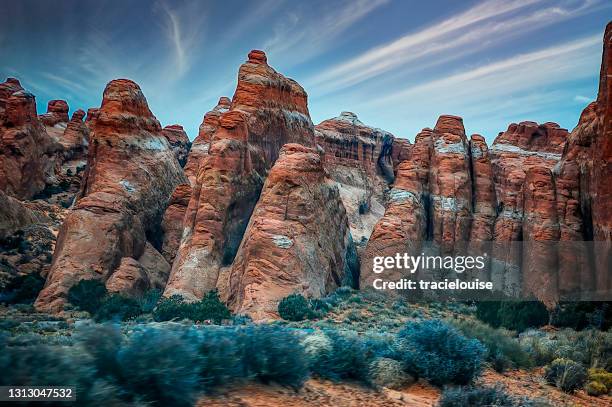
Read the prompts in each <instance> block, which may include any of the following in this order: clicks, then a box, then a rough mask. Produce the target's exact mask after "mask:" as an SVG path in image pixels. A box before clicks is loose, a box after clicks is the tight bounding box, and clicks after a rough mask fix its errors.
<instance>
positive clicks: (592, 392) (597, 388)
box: [584, 382, 608, 397]
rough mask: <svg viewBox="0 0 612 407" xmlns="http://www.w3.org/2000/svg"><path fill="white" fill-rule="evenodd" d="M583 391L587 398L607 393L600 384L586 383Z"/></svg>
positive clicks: (605, 388)
mask: <svg viewBox="0 0 612 407" xmlns="http://www.w3.org/2000/svg"><path fill="white" fill-rule="evenodd" d="M584 390H585V391H586V393H587V394H588V395H589V396H595V397H599V396H601V395H602V394H607V393H608V388H607V387H606V386H604V385H603V384H602V383H600V382H588V383H587V385H586V386H585V387H584Z"/></svg>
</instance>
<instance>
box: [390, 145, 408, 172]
mask: <svg viewBox="0 0 612 407" xmlns="http://www.w3.org/2000/svg"><path fill="white" fill-rule="evenodd" d="M411 150H412V144H410V140H408V139H405V138H397V137H396V138H394V139H393V146H392V148H391V160H392V161H393V172H394V173H396V172H397V166H398V165H400V163H401V162H402V161H405V160H407V159H409V158H410V151H411Z"/></svg>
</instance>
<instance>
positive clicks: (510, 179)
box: [361, 115, 568, 304]
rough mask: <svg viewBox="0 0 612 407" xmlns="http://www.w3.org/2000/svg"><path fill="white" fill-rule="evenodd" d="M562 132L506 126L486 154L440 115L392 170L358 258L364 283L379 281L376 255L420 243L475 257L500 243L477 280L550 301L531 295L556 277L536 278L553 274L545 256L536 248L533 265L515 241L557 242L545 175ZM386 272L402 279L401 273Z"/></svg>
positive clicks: (478, 141)
mask: <svg viewBox="0 0 612 407" xmlns="http://www.w3.org/2000/svg"><path fill="white" fill-rule="evenodd" d="M567 134H568V133H567V131H566V130H563V129H561V128H559V126H558V125H556V124H554V123H546V124H544V125H538V124H537V123H533V122H524V123H520V124H518V125H517V124H511V125H510V126H509V128H508V131H506V132H504V133H501V134H500V135H499V137H498V138H497V139H496V141H495V143H494V144H493V147H492V148H491V149H490V150H489V149H488V147H487V145H486V142H485V140H484V138H483V137H482V136H480V135H473V136H472V137H471V139H470V140H469V141H468V139H467V137H466V135H465V131H464V128H463V122H462V120H461V118H460V117H457V116H450V115H444V116H440V118H439V119H438V122H437V123H436V126H435V128H434V129H433V130H429V129H424V130H423V131H422V132H421V133H420V134H419V135H417V137H416V139H415V144H414V145H413V146H412V147H411V151H410V158H409V159H408V160H406V161H403V162H401V163H400V164H399V165H398V166H396V178H395V183H394V185H393V189H392V190H391V193H390V195H389V196H390V199H389V203H388V205H387V209H386V212H385V216H384V217H383V218H382V219H381V220H380V222H379V223H378V224H377V225H376V227H375V229H374V232H373V233H372V237H371V239H370V241H369V242H368V246H367V248H366V251H365V253H364V256H363V258H362V263H361V264H362V270H361V281H362V285H363V284H367V285H370V284H371V283H372V281H373V279H375V278H377V276H376V275H374V274H373V273H372V264H373V257H374V256H390V255H391V256H393V255H395V253H398V252H399V253H404V252H408V253H412V254H418V253H420V251H421V250H422V249H423V244H424V242H427V250H428V251H430V250H433V251H434V253H440V254H453V253H454V254H460V253H465V252H466V250H467V251H470V252H472V253H477V254H479V255H481V254H483V252H486V250H485V249H487V248H488V247H489V245H490V243H491V242H496V243H500V242H506V243H507V244H499V245H495V249H496V250H497V251H495V252H494V253H493V257H494V259H495V260H496V261H495V262H494V264H493V266H492V273H493V274H492V275H489V274H488V272H486V273H485V274H484V275H482V274H480V275H477V276H476V277H480V278H491V279H492V280H493V282H494V284H495V286H496V287H500V289H503V290H505V292H507V293H508V294H518V293H525V292H529V293H531V294H533V295H536V296H537V297H538V298H541V299H543V300H548V299H545V298H544V294H543V293H542V292H539V291H537V290H536V289H535V287H537V288H538V289H541V288H542V284H543V283H544V282H545V281H548V282H549V283H551V284H553V286H555V287H556V285H557V283H556V281H557V276H546V275H537V270H539V268H538V265H540V266H545V265H546V266H548V268H547V269H546V270H550V269H551V268H552V266H551V265H550V264H544V263H542V258H543V257H545V253H544V252H541V251H540V252H538V251H537V250H534V252H533V257H532V258H531V259H522V258H521V251H520V250H521V247H520V245H519V244H516V242H520V241H522V240H542V241H547V242H550V241H558V240H559V239H558V234H555V231H554V230H549V229H547V228H552V229H554V227H555V225H556V224H557V222H556V219H557V216H556V209H555V208H556V203H555V202H556V201H555V194H554V182H553V178H552V175H551V170H552V168H553V167H554V166H555V164H556V163H557V162H558V161H559V159H560V158H561V152H562V151H563V147H564V143H565V140H566V139H567ZM530 171H533V174H532V175H531V178H530V180H529V182H527V181H526V178H527V174H528V173H529V172H530ZM546 174H548V177H547V175H546ZM536 187H537V188H536ZM526 188H530V189H526ZM534 188H536V189H534ZM526 206H527V207H528V208H529V211H527V212H525V208H526ZM534 222H536V223H538V224H537V225H535V224H533V223H534ZM527 223H530V224H529V226H528V227H526V226H524V225H525V224H527ZM557 232H558V230H557ZM511 243H512V244H511ZM549 247H550V245H549V246H547V247H546V249H548V248H549ZM523 260H524V264H521V263H522V262H523ZM555 261H556V259H555ZM522 265H523V269H524V270H532V272H531V274H530V279H529V280H526V281H523V280H522V274H521V271H520V270H521V266H522ZM387 273H391V276H392V277H394V278H400V277H405V276H404V275H403V274H405V271H393V270H391V271H387ZM523 274H524V273H523ZM547 287H550V286H547ZM528 288H529V289H528ZM555 300H556V299H555V298H552V299H551V301H550V302H549V303H550V304H552V303H553V302H554V301H555Z"/></svg>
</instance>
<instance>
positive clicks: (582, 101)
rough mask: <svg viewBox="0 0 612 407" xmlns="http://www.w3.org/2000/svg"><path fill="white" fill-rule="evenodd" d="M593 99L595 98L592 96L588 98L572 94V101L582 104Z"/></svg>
mask: <svg viewBox="0 0 612 407" xmlns="http://www.w3.org/2000/svg"><path fill="white" fill-rule="evenodd" d="M593 100H595V99H594V98H590V97H587V96H582V95H576V96H574V101H575V102H578V103H581V104H584V103H591V102H592V101H593Z"/></svg>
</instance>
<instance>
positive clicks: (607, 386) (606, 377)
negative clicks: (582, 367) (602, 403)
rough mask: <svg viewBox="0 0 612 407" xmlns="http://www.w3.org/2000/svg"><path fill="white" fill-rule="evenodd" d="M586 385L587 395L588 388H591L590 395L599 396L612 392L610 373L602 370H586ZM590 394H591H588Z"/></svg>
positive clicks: (611, 376)
mask: <svg viewBox="0 0 612 407" xmlns="http://www.w3.org/2000/svg"><path fill="white" fill-rule="evenodd" d="M587 380H588V382H589V383H588V385H587V387H586V390H587V393H588V392H589V386H590V388H591V392H592V393H599V394H592V395H597V396H599V395H601V394H607V393H609V392H612V373H610V372H607V371H606V370H605V369H602V368H591V369H589V370H588V379H587ZM589 394H591V393H589Z"/></svg>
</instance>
